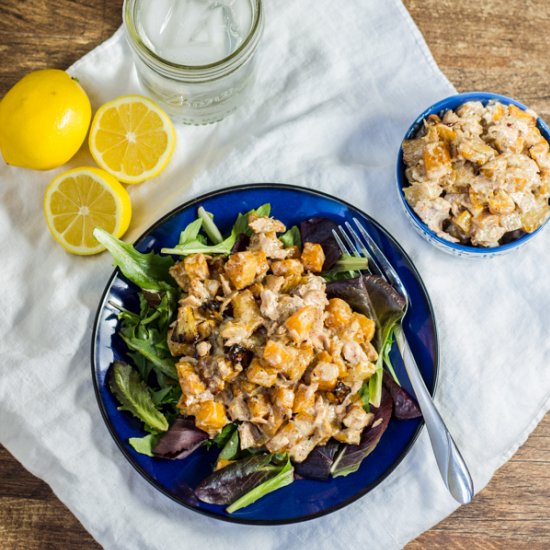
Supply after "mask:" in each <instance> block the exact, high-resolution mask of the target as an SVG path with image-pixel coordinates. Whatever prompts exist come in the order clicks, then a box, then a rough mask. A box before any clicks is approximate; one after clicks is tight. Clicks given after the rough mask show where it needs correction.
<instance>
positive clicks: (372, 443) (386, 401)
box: [331, 389, 393, 477]
mask: <svg viewBox="0 0 550 550" xmlns="http://www.w3.org/2000/svg"><path fill="white" fill-rule="evenodd" d="M392 407H393V401H392V398H391V395H390V393H389V392H388V391H386V390H384V389H383V390H382V400H381V402H380V407H378V408H374V407H372V412H374V420H373V422H372V424H371V425H370V427H368V428H365V430H364V431H363V433H362V435H361V442H360V443H359V445H345V446H344V448H343V449H342V451H341V453H340V454H339V455H338V457H337V458H336V460H335V461H334V464H333V465H332V468H331V473H332V477H338V476H347V475H348V474H351V473H353V472H356V471H357V470H358V469H359V466H361V462H363V459H365V458H366V457H367V456H368V455H369V454H370V453H372V451H374V449H375V447H376V445H378V442H379V441H380V438H381V437H382V435H383V434H384V432H385V431H386V428H387V427H388V424H389V422H390V419H391V415H392Z"/></svg>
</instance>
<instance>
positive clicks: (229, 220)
mask: <svg viewBox="0 0 550 550" xmlns="http://www.w3.org/2000/svg"><path fill="white" fill-rule="evenodd" d="M267 202H268V203H270V204H271V212H272V215H273V216H275V217H277V218H279V219H281V220H282V221H283V222H284V223H285V224H286V225H287V226H292V225H293V224H296V223H299V222H300V221H302V220H304V219H307V218H311V217H314V216H325V217H328V218H331V219H333V220H335V221H336V222H339V223H342V222H344V221H346V220H348V221H351V219H352V217H353V216H356V217H358V218H359V219H360V220H361V221H362V222H363V223H364V224H365V226H366V227H367V229H368V230H369V232H370V234H371V235H372V236H373V238H374V239H375V240H376V241H377V243H378V245H379V246H380V247H381V249H382V250H383V251H384V253H385V254H386V255H387V256H388V258H389V260H390V261H391V262H392V264H393V266H394V267H395V268H396V269H397V271H398V273H399V275H400V276H401V278H402V279H403V282H404V284H405V286H406V287H407V290H408V291H409V294H410V296H411V308H410V309H409V313H408V314H407V318H406V323H405V333H406V335H407V338H408V339H409V342H410V345H411V347H412V350H413V352H414V354H415V356H416V359H417V361H418V365H419V367H420V369H421V371H422V374H423V376H424V380H425V381H426V385H427V386H428V388H429V389H430V391H432V392H433V390H434V387H435V382H436V375H437V366H438V346H437V334H436V327H435V319H434V315H433V311H432V307H431V304H430V299H429V297H428V295H427V293H426V289H425V288H424V285H423V284H422V281H421V279H420V276H419V275H418V272H417V271H416V269H415V267H414V266H413V264H412V262H411V260H410V259H409V258H408V256H407V255H406V254H405V252H404V251H403V249H402V248H401V247H400V246H399V244H398V243H397V242H396V241H395V240H394V239H393V238H392V237H391V235H389V234H388V233H387V232H386V231H385V230H384V229H383V228H382V227H381V226H380V225H379V224H378V223H377V222H375V221H374V220H373V219H372V218H370V217H369V216H367V215H366V214H364V213H363V212H361V211H360V210H358V209H357V208H355V207H353V206H351V205H349V204H346V203H345V202H343V201H341V200H338V199H335V198H333V197H331V196H329V195H325V194H323V193H319V192H316V191H310V190H308V189H303V188H300V187H293V186H288V185H275V184H258V185H244V186H240V187H233V188H229V189H224V190H221V191H216V192H214V193H210V194H208V195H204V196H202V197H199V198H197V199H194V200H192V201H190V202H188V203H186V204H184V205H182V206H180V207H179V208H176V209H175V210H174V211H172V212H170V213H169V214H167V215H166V216H164V218H162V219H161V220H160V221H158V222H157V223H156V224H155V225H154V226H153V227H151V228H150V229H149V230H148V231H147V232H146V233H145V234H144V235H143V236H142V237H141V238H140V239H138V240H137V243H136V247H137V248H138V249H139V250H140V251H141V252H149V251H151V250H154V251H159V250H160V249H161V248H163V247H171V246H173V245H175V244H176V243H177V241H178V237H179V234H180V231H181V230H182V229H183V228H184V227H185V226H186V225H187V224H188V223H190V222H191V221H193V220H194V219H195V218H196V211H197V207H198V206H199V205H202V206H204V207H205V208H206V210H208V211H209V212H213V213H214V215H215V217H216V223H217V225H218V226H219V227H220V228H221V230H222V232H223V231H227V232H228V231H229V230H230V228H231V226H232V225H233V222H234V220H235V218H236V216H237V214H238V213H239V212H245V211H248V210H250V209H252V208H256V207H257V206H259V205H261V204H263V203H267ZM109 301H113V302H115V303H117V304H121V305H123V307H125V308H126V309H130V310H134V311H135V310H137V309H138V300H137V288H136V287H134V286H133V285H132V284H131V283H128V282H127V281H126V280H125V279H124V277H123V276H122V275H121V274H120V272H119V271H118V270H116V271H115V272H114V273H113V275H112V277H111V279H110V280H109V282H108V283H107V287H106V289H105V291H104V293H103V297H102V299H101V303H100V305H99V310H98V313H97V316H96V320H95V324H94V330H93V337H92V374H93V380H94V384H95V390H96V394H97V399H98V402H99V407H100V409H101V412H102V414H103V418H104V419H105V422H106V423H107V427H108V428H109V430H110V432H111V434H112V436H113V438H114V439H115V441H116V443H117V445H118V446H119V447H120V450H121V451H122V453H123V454H124V456H125V457H126V458H127V459H128V460H129V461H130V463H131V464H132V465H133V466H134V468H136V470H137V471H138V472H139V473H140V474H141V475H142V476H143V477H144V478H145V479H147V481H149V482H150V483H151V484H152V485H153V486H154V487H156V488H157V489H158V490H159V491H161V492H163V493H164V494H165V495H167V496H169V497H170V498H172V499H174V500H175V501H177V502H179V503H180V504H182V505H184V506H186V507H188V508H191V509H192V510H195V511H197V512H200V513H203V514H206V515H209V516H212V517H215V518H217V519H222V520H227V521H234V522H239V523H251V524H281V523H291V522H296V521H303V520H306V519H312V518H315V517H318V516H322V515H324V514H328V513H329V512H333V511H334V510H337V509H339V508H342V507H343V506H346V505H347V504H350V503H351V502H353V501H354V500H356V499H358V498H359V497H361V496H362V495H364V494H365V493H367V492H368V491H370V490H371V489H372V488H373V487H375V486H376V485H378V484H379V483H380V482H381V481H382V480H384V479H385V478H386V477H387V476H388V475H389V474H390V473H391V472H392V471H393V470H394V469H395V468H396V466H397V465H398V464H399V463H400V462H401V460H403V458H404V457H405V455H406V454H407V452H408V451H409V450H410V449H411V446H412V444H413V443H414V441H415V440H416V438H417V436H418V433H419V431H420V428H421V427H422V425H423V422H422V421H421V420H418V419H416V420H395V419H392V420H391V421H390V423H389V426H388V429H387V431H386V433H385V434H384V435H383V437H382V439H381V441H380V443H379V444H378V446H377V447H376V449H375V450H374V452H372V453H371V454H370V455H369V456H368V457H367V458H366V459H365V460H364V461H363V464H362V465H361V468H360V469H359V471H357V472H356V473H354V474H351V475H348V476H347V477H338V478H336V479H331V480H329V481H312V480H297V481H295V482H294V483H293V484H291V485H289V486H288V487H285V488H283V489H280V490H278V491H276V492H274V493H271V494H269V495H267V496H266V497H264V498H262V499H260V500H258V501H257V502H256V503H254V504H253V505H251V506H249V507H247V508H244V509H241V510H238V511H237V512H235V513H234V514H231V515H230V514H228V513H227V512H225V510H224V507H222V506H214V505H211V504H206V503H204V502H200V501H199V500H197V499H196V498H195V496H194V494H193V488H194V487H195V486H196V485H197V484H198V483H199V481H201V480H202V479H203V478H204V477H206V476H207V475H208V474H210V473H211V472H212V467H213V464H214V462H215V458H216V454H217V451H216V450H213V449H212V450H206V449H199V450H198V451H196V452H195V453H194V454H192V455H191V456H190V457H188V458H186V459H184V460H181V461H180V460H163V459H158V458H149V457H147V456H144V455H141V454H138V453H136V452H135V451H134V450H133V449H132V448H131V447H130V445H129V444H128V438H130V437H141V436H143V435H145V432H144V431H143V429H142V428H141V424H140V422H139V421H138V420H136V419H135V418H133V417H132V416H131V415H130V414H128V413H126V412H121V411H118V410H117V403H116V401H115V399H114V398H113V396H112V395H111V393H110V391H109V389H108V386H107V383H106V374H107V371H108V368H109V365H110V364H111V363H112V362H113V361H114V360H117V359H120V360H126V361H128V358H127V357H126V351H127V349H126V347H125V345H124V343H123V342H122V340H121V339H120V338H119V337H118V336H117V335H116V332H115V331H116V326H117V318H116V314H115V312H114V311H113V308H112V306H110V305H109V303H108V302H109ZM393 356H394V365H395V367H396V371H397V374H398V376H399V379H400V380H401V382H402V384H403V386H404V387H405V388H406V389H408V390H409V391H412V390H411V387H410V384H409V381H408V379H407V377H406V374H405V371H404V368H403V365H402V363H401V360H400V358H399V357H398V354H397V353H396V350H393Z"/></svg>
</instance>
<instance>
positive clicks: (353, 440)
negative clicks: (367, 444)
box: [332, 428, 362, 445]
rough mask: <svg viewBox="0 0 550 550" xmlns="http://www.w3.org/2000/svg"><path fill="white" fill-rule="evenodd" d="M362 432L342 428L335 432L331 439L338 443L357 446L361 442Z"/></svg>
mask: <svg viewBox="0 0 550 550" xmlns="http://www.w3.org/2000/svg"><path fill="white" fill-rule="evenodd" d="M361 432H362V430H354V429H352V428H344V429H343V430H339V431H337V432H336V433H335V434H333V436H332V437H334V439H336V441H339V442H340V443H346V444H347V445H359V443H360V442H361Z"/></svg>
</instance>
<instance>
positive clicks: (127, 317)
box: [118, 290, 177, 386]
mask: <svg viewBox="0 0 550 550" xmlns="http://www.w3.org/2000/svg"><path fill="white" fill-rule="evenodd" d="M139 299H140V312H139V314H138V313H132V312H130V311H126V310H124V311H121V313H120V314H119V319H120V321H121V324H120V328H119V331H118V334H119V336H120V337H121V338H122V339H123V340H124V342H125V343H126V345H127V346H128V348H130V350H132V351H134V352H137V353H139V354H140V355H141V356H143V357H144V358H145V359H146V362H145V363H144V362H143V361H135V362H136V366H137V368H138V370H139V371H140V374H141V376H142V377H143V379H144V380H147V379H148V376H149V373H150V370H151V369H154V370H155V372H156V373H157V379H158V381H159V384H160V386H163V385H164V384H161V383H160V382H162V380H161V379H160V378H159V376H158V374H159V373H160V374H162V375H164V376H168V377H169V378H171V379H177V372H176V367H175V364H176V361H175V359H174V358H173V357H172V354H171V353H170V350H169V349H168V344H167V343H166V334H167V332H168V326H169V324H170V322H171V320H172V317H173V315H174V311H175V309H176V306H177V294H176V292H175V291H172V290H168V291H165V292H164V293H163V294H162V298H161V299H160V303H159V304H158V305H157V306H156V307H152V306H150V305H149V303H148V302H147V300H146V298H145V297H144V296H143V294H139Z"/></svg>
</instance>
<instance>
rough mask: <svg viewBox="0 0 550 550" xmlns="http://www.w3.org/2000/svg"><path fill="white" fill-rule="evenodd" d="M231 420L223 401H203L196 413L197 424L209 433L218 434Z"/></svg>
mask: <svg viewBox="0 0 550 550" xmlns="http://www.w3.org/2000/svg"><path fill="white" fill-rule="evenodd" d="M228 422H229V420H228V418H227V416H226V414H225V407H224V405H223V403H220V402H218V401H214V400H213V399H211V400H208V401H202V402H201V403H199V406H198V410H197V412H196V414H195V425H196V426H197V428H199V429H200V430H204V431H205V432H206V433H208V434H209V435H211V436H212V435H216V434H217V433H218V432H219V431H220V430H221V429H222V428H223V427H224V426H225V425H226V424H227V423H228Z"/></svg>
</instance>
